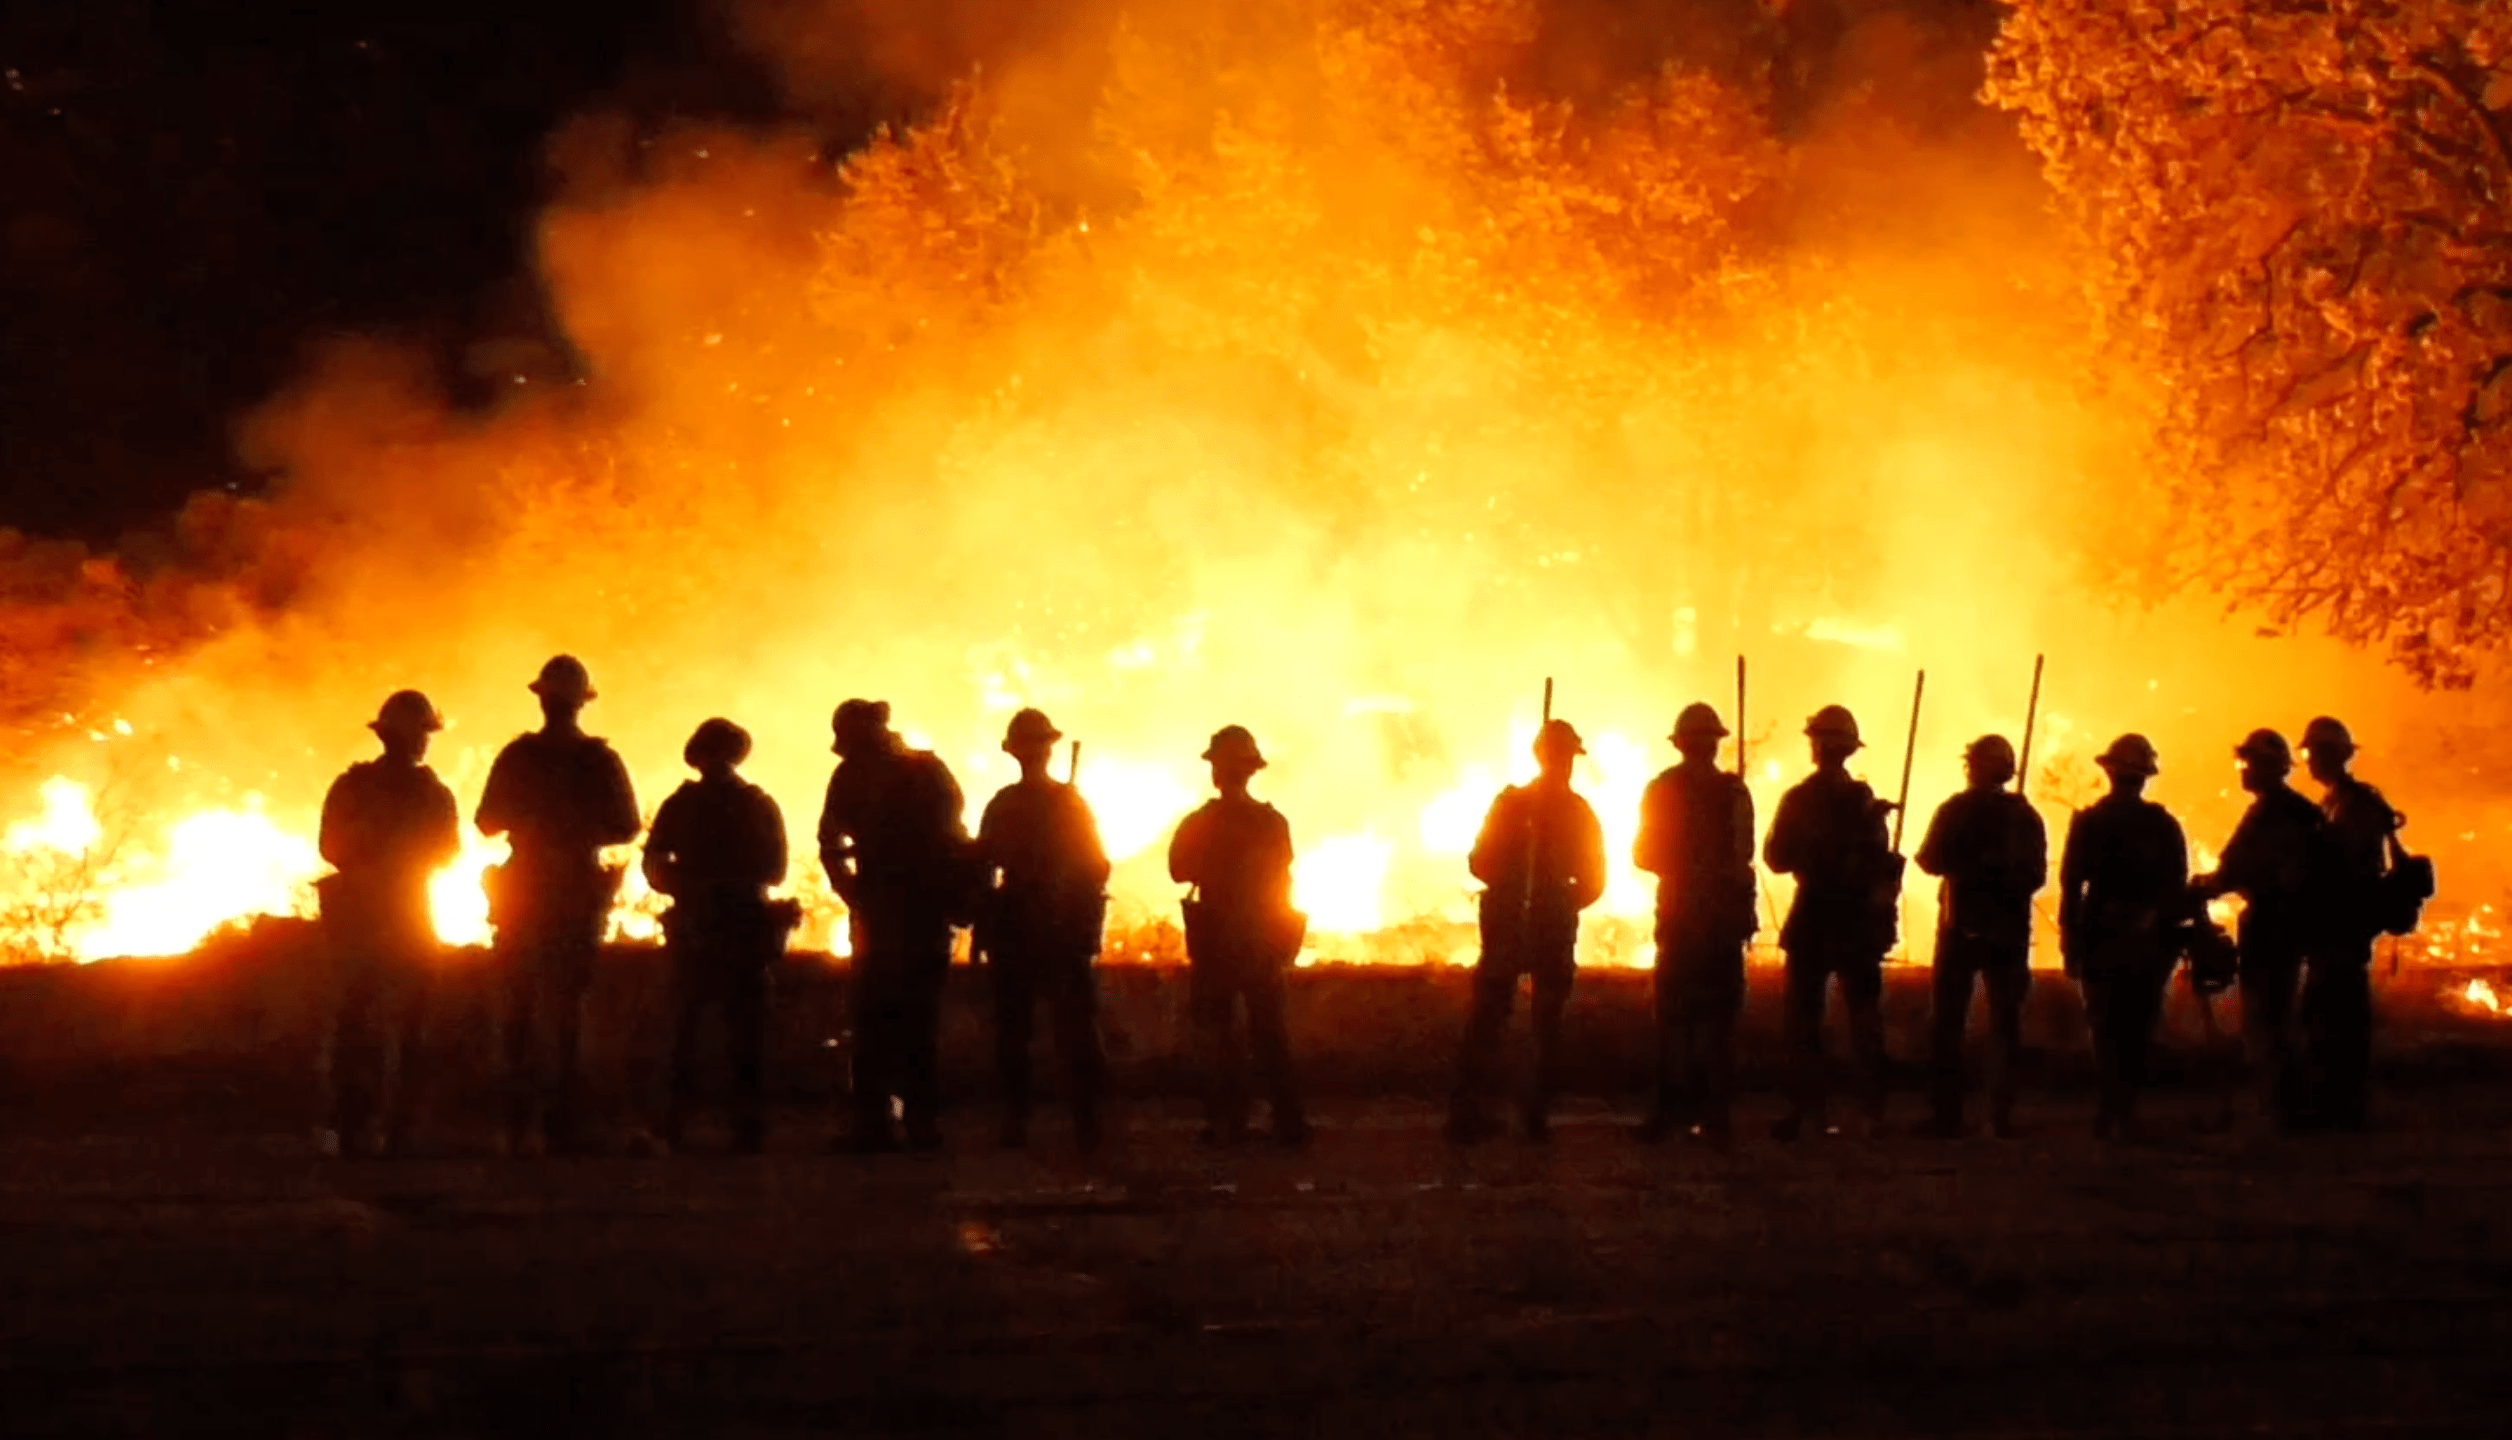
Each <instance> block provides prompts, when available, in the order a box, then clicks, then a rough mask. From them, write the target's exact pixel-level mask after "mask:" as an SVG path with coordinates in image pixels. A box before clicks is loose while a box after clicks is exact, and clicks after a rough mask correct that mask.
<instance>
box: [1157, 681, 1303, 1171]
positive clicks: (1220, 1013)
mask: <svg viewBox="0 0 2512 1440" xmlns="http://www.w3.org/2000/svg"><path fill="white" fill-rule="evenodd" d="M1204 759H1205V761H1206V762H1207V763H1208V764H1210V765H1211V766H1212V784H1213V788H1214V789H1215V790H1217V791H1219V792H1220V793H1219V795H1218V796H1216V797H1215V798H1214V799H1211V800H1208V801H1206V802H1204V804H1203V806H1202V807H1201V808H1199V809H1197V810H1196V811H1195V813H1193V814H1192V815H1189V816H1187V817H1186V819H1185V820H1184V821H1182V822H1180V823H1179V825H1178V828H1177V833H1176V835H1174V836H1173V837H1171V839H1170V841H1169V878H1170V879H1172V880H1175V881H1177V882H1178V883H1179V884H1182V885H1189V886H1192V887H1194V888H1193V891H1192V892H1191V893H1190V894H1189V895H1188V897H1187V899H1186V902H1185V909H1184V914H1185V921H1186V958H1187V965H1188V972H1187V979H1188V986H1189V998H1188V1002H1187V1003H1188V1008H1189V1009H1190V1010H1191V1011H1192V1013H1193V1018H1194V1024H1195V1033H1196V1037H1197V1040H1198V1042H1199V1048H1200V1049H1201V1050H1202V1051H1203V1056H1204V1066H1205V1089H1204V1117H1205V1128H1204V1134H1203V1139H1204V1141H1205V1143H1207V1144H1213V1145H1232V1144H1236V1143H1237V1142H1238V1141H1239V1140H1240V1139H1241V1138H1242V1137H1243V1136H1244V1135H1245V1133H1246V1130H1247V1111H1248V1100H1247V1089H1246V1082H1245V1081H1244V1079H1243V1078H1242V1076H1241V1065H1240V1058H1239V1042H1238V1035H1237V1030H1236V1025H1235V1022H1234V1011H1235V1010H1236V1008H1237V1007H1239V1006H1241V1005H1244V1006H1245V1007H1246V1011H1247V1048H1248V1050H1249V1051H1250V1052H1252V1054H1253V1057H1254V1061H1255V1068H1256V1072H1257V1083H1258V1084H1259V1085H1261V1086H1263V1087H1264V1089H1265V1090H1266V1091H1267V1092H1268V1094H1269V1095H1270V1097H1271V1099H1272V1108H1273V1136H1274V1139H1275V1140H1276V1141H1277V1142H1279V1143H1281V1144H1284V1145H1289V1146H1299V1145H1305V1144H1307V1143H1308V1139H1309V1126H1308V1117H1307V1113H1306V1111H1305V1110H1304V1109H1303V1108H1302V1106H1301V1104H1300V1093H1299V1083H1298V1079H1297V1077H1296V1076H1295V1075H1294V1074H1293V1070H1292V1062H1291V1036H1290V1027H1289V1024H1288V1020H1287V1017H1286V1015H1285V1013H1284V989H1283V978H1284V974H1285V972H1286V971H1288V970H1289V969H1290V968H1291V963H1292V961H1293V960H1295V959H1297V958H1298V956H1299V953H1300V946H1301V945H1302V944H1303V943H1305V940H1306V937H1307V929H1308V921H1307V917H1306V916H1304V915H1302V914H1300V912H1299V911H1298V910H1296V909H1294V908H1293V907H1292V904H1291V825H1290V822H1289V821H1287V820H1285V819H1283V818H1282V813H1281V812H1280V811H1278V810H1276V809H1274V808H1273V807H1272V806H1271V805H1268V804H1266V803H1265V802H1263V801H1261V800H1258V799H1257V798H1256V797H1255V796H1254V795H1252V794H1250V793H1249V790H1248V785H1249V782H1250V781H1252V780H1254V779H1255V776H1256V772H1257V771H1259V770H1261V769H1263V768H1265V763H1266V762H1265V757H1264V753H1263V752H1262V751H1261V750H1259V749H1258V748H1257V745H1256V737H1255V736H1254V735H1252V734H1250V733H1248V730H1247V727H1246V726H1244V725H1226V726H1223V727H1222V728H1221V729H1220V730H1218V731H1216V732H1214V734H1213V737H1212V743H1211V744H1210V745H1208V746H1206V747H1205V749H1204Z"/></svg>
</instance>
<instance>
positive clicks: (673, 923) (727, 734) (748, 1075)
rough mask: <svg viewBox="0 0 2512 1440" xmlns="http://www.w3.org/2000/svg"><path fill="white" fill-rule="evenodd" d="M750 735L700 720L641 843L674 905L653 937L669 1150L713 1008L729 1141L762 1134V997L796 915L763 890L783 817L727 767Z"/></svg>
mask: <svg viewBox="0 0 2512 1440" xmlns="http://www.w3.org/2000/svg"><path fill="white" fill-rule="evenodd" d="M749 755H750V732H748V731H746V730H744V729H742V728H741V727H740V726H739V725H736V724H734V723H733V722H732V721H730V720H722V719H716V720H709V721H706V722H705V723H704V724H701V725H700V726H699V727H698V728H697V730H696V732H695V733H693V734H692V735H691V736H690V737H689V743H688V745H687V746H685V747H684V748H683V749H682V750H681V758H682V759H684V760H686V761H687V762H688V763H689V767H690V768H691V769H693V770H695V771H697V772H698V778H697V779H695V780H689V781H684V782H682V784H681V787H680V788H679V789H677V790H675V791H673V792H672V794H671V798H669V799H667V800H665V801H664V802H663V808H662V809H661V810H660V811H657V812H656V813H655V816H654V829H653V830H652V832H650V833H649V834H648V835H647V836H646V841H645V878H646V883H647V884H648V885H651V886H652V887H654V893H656V894H658V895H662V896H665V897H667V898H669V899H670V901H671V902H672V908H671V909H670V910H668V911H666V912H664V915H663V945H664V950H665V951H666V952H667V954H668V955H669V956H670V959H671V968H672V1009H673V1023H672V1071H671V1093H670V1097H669V1099H668V1102H667V1104H666V1107H665V1109H664V1112H663V1141H664V1143H665V1144H667V1145H671V1146H673V1147H675V1148H677V1147H678V1146H679V1145H680V1144H681V1143H682V1142H683V1139H684V1136H685V1129H686V1126H687V1123H688V1118H689V1110H690V1107H691V1106H692V1105H694V1104H695V1103H696V1101H697V1098H698V1028H699V1023H700V1021H701V1020H702V1019H703V1017H704V1016H705V1014H706V1012H707V1011H709V1010H714V1011H716V1012H718V1013H719V1014H721V1015H722V1017H723V1021H724V1050H725V1056H726V1058H727V1060H728V1061H729V1062H730V1065H729V1068H730V1069H731V1070H732V1072H733V1074H732V1078H733V1104H732V1111H733V1148H734V1149H735V1150H737V1151H739V1152H741V1153H743V1154H747V1155H755V1154H757V1153H758V1152H759V1150H760V1148H761V1147H762V1146H763V1145H764V1144H765V1142H766V1136H767V1093H766V1065H765V1054H766V1049H767V1026H768V1002H769V999H770V996H771V987H772V983H773V980H772V973H771V972H772V968H773V967H774V965H775V964H776V957H777V956H779V955H781V954H783V953H784V951H785V937H786V935H787V934H789V933H790V932H791V931H792V930H793V928H794V925H795V922H796V921H797V920H799V919H800V918H801V915H800V911H799V910H798V908H797V907H796V906H795V905H794V904H793V902H791V901H775V900H770V899H769V898H768V889H769V887H771V886H773V885H777V884H779V883H781V882H782V881H783V880H784V879H785V860H786V855H785V817H784V815H783V814H782V813H781V812H779V811H778V809H777V807H776V801H775V800H773V799H771V798H770V797H769V795H768V793H767V792H766V791H764V790H762V789H760V788H759V787H758V786H756V785H753V784H751V783H750V782H749V781H747V780H744V779H742V778H741V777H740V776H739V775H737V774H735V773H734V771H735V769H736V768H737V767H738V766H739V765H740V764H741V762H742V761H743V760H745V759H747V758H749Z"/></svg>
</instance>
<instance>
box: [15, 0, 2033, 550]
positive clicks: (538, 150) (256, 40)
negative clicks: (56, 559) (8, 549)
mask: <svg viewBox="0 0 2512 1440" xmlns="http://www.w3.org/2000/svg"><path fill="white" fill-rule="evenodd" d="M726 3H728V0H610V3H592V0H576V3H565V0H367V3H361V4H357V5H317V4H303V3H271V0H17V3H15V4H12V5H7V6H0V70H5V72H6V73H5V75H0V317H4V318H0V526H7V527H15V528H18V529H22V530H29V531H34V532H37V533H43V534H52V535H61V536H68V537H74V538H79V539H84V540H88V541H91V542H99V543H110V542H111V541H112V540H113V539H114V538H115V537H116V536H117V535H120V534H122V533H123V532H125V531H126V530H129V529H132V528H134V527H138V526H143V525H146V524H147V523H149V522H151V521H153V520H155V519H158V518H160V517H163V516H165V515H167V514H169V513H171V511H172V510H174V509H175V508H176V507H177V506H179V505H180V503H181V502H182V500H183V498H184V497H185V496H186V495H188V494H190V493H191V492H193V491H196V490H201V489H205V488H209V487H213V486H226V487H230V488H234V489H239V490H250V489H252V488H253V487H254V486H255V485H256V484H257V483H259V480H260V478H261V477H257V476H254V475H251V474H249V473H247V472H245V471H244V470H243V469H241V468H240V464H239V462H238V461H237V460H236V459H235V458H234V456H233V454H232V449H231V438H232V431H233V427H234V424H235V422H236V420H237V419H238V418H239V417H240V416H241V415H242V414H244V413H245V412H247V411H249V410H250V408H251V407H252V406H253V405H254V404H255V403H256V402H257V401H259V400H261V399H262V398H264V397H266V396H268V395H269V394H271V393H272V392H273V391H274V390H275V389H277V388H278V387H280V386H281V385H283V384H284V383H285V382H286V381H287V380H288V379H289V378H290V377H291V376H293V375H295V374H296V373H298V372H299V371H300V370H301V369H302V368H303V366H304V364H305V363H306V360H307V357H308V355H309V353H310V352H311V351H312V349H313V348H314V347H315V346H317V345H319V344H320V343H321V342H323V341H325V340H327V339H331V338H335V337H338V336H342V335H348V334H356V335H361V336H372V337H383V338H388V339H391V340H395V341H398V342H401V343H403V344H407V345H411V346H415V347H420V348H422V349H424V351H425V352H426V353H428V354H430V355H432V356H433V357H434V359H435V362H436V364H437V366H438V368H439V370H440V372H441V374H442V376H443V379H444V381H445V384H446V386H447V388H448V390H449V391H450V392H451V393H453V394H454V395H455V396H456V397H457V398H459V397H461V396H462V395H463V394H464V393H465V392H466V390H468V391H470V392H472V393H477V394H484V393H486V390H487V385H486V382H485V381H484V380H482V379H481V378H480V376H479V374H478V373H475V367H473V366H471V365H469V364H467V363H466V360H467V357H471V356H475V355H485V354H487V353H488V352H489V351H490V350H492V349H494V348H495V347H496V346H497V345H498V344H499V342H501V341H511V340H517V339H523V340H543V339H547V338H550V337H549V325H548V321H547V318H546V313H545V307H544V305H543V302H542V297H541V296H540V294H539V291H538V288H537V286H536V284H535V283H534V281H533V279H532V266H531V240H532V222H533V216H534V213H535V211H536V210H537V208H538V207H539V205H540V204H541V203H542V201H543V200H545V199H546V198H547V196H548V194H549V187H550V184H551V177H550V175H549V173H548V171H547V169H546V167H545V164H544V161H543V141H544V140H545V138H546V137H547V136H548V135H549V133H550V132H551V131H552V130H553V128H555V127H556V125H557V124H558V123H559V122H561V121H562V120H564V119H565V118H566V117H567V116H569V115H571V114H574V113H578V112H581V111H585V110H593V109H600V110H606V111H611V112H617V113H624V114H626V115H628V116H630V117H631V118H632V119H633V120H634V121H635V122H636V123H637V124H639V125H641V126H649V127H658V128H659V127H660V126H662V125H664V124H666V123H670V122H671V121H674V120H699V121H733V122H737V123H757V122H764V121H769V120H783V121H786V122H788V123H791V122H795V121H797V120H798V121H799V122H800V123H804V124H807V125H811V126H814V127H816V129H817V131H818V132H819V133H820V134H821V135H822V136H823V137H824V143H825V148H826V151H827V153H828V154H829V155H830V157H831V158H832V160H834V159H835V158H836V157H837V156H839V155H842V154H843V153H844V152H845V151H846V150H847V149H848V148H850V147H851V146H852V145H854V144H856V143H859V142H860V140H861V139H862V138H863V137H864V136H865V135H866V134H867V133H869V131H870V129H871V128H872V127H873V126H874V125H875V124H877V123H879V122H881V121H883V120H901V119H908V118H912V115H913V114H914V112H915V110H916V108H917V107H918V106H919V105H920V104H922V103H924V102H925V101H926V100H928V99H929V98H930V97H929V94H927V93H926V92H925V91H924V90H922V89H920V87H919V84H918V83H917V82H915V81H912V80H907V79H902V78H900V77H897V76H894V75H890V74H887V73H885V72H884V71H883V70H882V67H881V65H880V63H879V62H877V61H875V60H874V59H871V58H869V57H867V58H864V59H862V60H860V61H850V60H848V59H847V58H845V57H846V55H847V52H848V49H849V47H848V46H847V44H846V37H847V36H848V34H849V33H850V32H849V30H848V25H849V24H850V23H851V24H855V25H871V24H879V25H881V26H883V27H885V33H890V34H891V43H890V45H889V47H888V48H889V50H890V51H891V53H892V54H893V55H895V54H898V53H905V54H909V55H912V56H913V57H915V58H916V60H917V61H918V64H919V68H922V69H925V70H928V71H931V70H939V69H952V68H957V67H963V66H964V65H965V64H967V63H969V62H971V61H976V60H981V59H983V58H985V57H986V56H987V55H988V54H990V53H992V52H994V51H998V50H1001V49H1004V48H1007V47H1011V46H1016V45H1019V44H1022V43H1025V42H1026V41H1028V40H1029V39H1031V38H1033V37H1034V35H1035V33H1036V32H1037V31H1038V30H1040V29H1041V28H1042V27H1044V26H1047V25H1051V24H1059V23H1075V16H1076V15H1077V14H1084V13H1099V14H1105V13H1108V12H1109V11H1110V9H1111V6H1112V4H1113V0H1063V3H1060V4H1047V3H1043V0H951V3H948V4H943V3H939V0H936V3H932V4H911V3H904V0H901V3H892V0H756V3H758V4H761V5H766V6H771V7H782V8H783V10H784V11H785V12H786V13H788V14H791V13H793V12H796V11H801V12H805V13H813V14H816V15H818V16H819V17H820V18H819V20H818V22H817V23H818V25H819V31H818V32H817V33H820V34H822V35H824V36H826V37H828V40H827V48H828V49H829V50H833V51H835V52H837V54H838V55H839V57H840V58H839V59H838V60H837V61H836V62H835V63H834V64H833V65H832V64H831V63H830V62H829V61H828V59H827V57H826V55H825V54H824V55H822V56H821V57H820V64H821V71H822V73H821V74H819V75H818V76H817V77H815V78H816V82H817V83H815V84H814V85H813V86H811V87H810V88H809V90H808V92H807V93H801V92H797V91H795V90H792V89H790V88H788V87H783V86H780V84H779V83H778V81H777V79H776V78H775V77H774V76H773V75H772V73H771V67H770V66H768V65H767V64H765V63H763V62H761V61H760V60H759V59H758V57H757V56H756V55H755V54H754V53H752V52H751V51H749V50H746V49H745V48H744V46H743V45H742V43H741V42H740V41H739V40H738V39H737V38H735V37H736V33H737V28H736V26H735V25H733V24H732V23H731V21H730V20H729V18H728V15H729V11H728V10H727V9H726V8H725V5H726ZM1861 3H1862V0H1800V3H1799V4H1798V5H1796V6H1795V7H1794V8H1793V9H1792V10H1791V11H1790V16H1791V19H1790V25H1791V27H1792V28H1793V29H1794V30H1795V31H1796V32H1798V33H1797V35H1796V39H1797V40H1798V41H1799V42H1800V43H1801V44H1802V46H1803V47H1804V48H1806V49H1807V50H1808V51H1810V52H1811V51H1814V50H1819V49H1821V48H1822V47H1824V46H1826V45H1828V44H1829V43H1830V39H1831V37H1833V36H1836V35H1837V33H1838V30H1839V28H1840V27H1839V24H1838V11H1839V10H1840V9H1841V8H1842V7H1850V8H1856V7H1858V6H1859V5H1860V4H1861ZM1873 3H1875V4H1881V5H1896V4H1898V5H1899V6H1900V7H1903V8H1909V7H1917V8H1925V9H1929V10H1932V11H1935V12H1937V13H1938V15H1939V16H1942V15H1943V14H1944V13H1945V12H1949V11H1950V12H1961V13H1965V14H1968V15H1970V16H1972V17H1973V20H1972V22H1971V24H1970V26H1969V28H1973V29H1980V27H1979V26H1978V25H1977V19H1978V17H1983V16H1986V15H1988V14H1990V13H1991V11H1990V7H1989V4H1988V0H1873ZM1548 8H1549V10H1550V12H1551V15H1550V18H1551V21H1552V23H1551V24H1550V25H1549V26H1548V27H1547V28H1548V30H1549V31H1550V32H1551V36H1550V43H1548V44H1547V45H1546V47H1545V54H1544V58H1543V64H1544V65H1545V67H1546V68H1547V70H1548V71H1549V72H1550V73H1549V74H1547V75H1545V76H1541V77H1538V78H1539V79H1541V80H1543V81H1545V82H1547V83H1558V84H1560V85H1563V86H1567V87H1570V88H1576V87H1578V86H1580V85H1586V84H1596V83H1602V82H1608V81H1612V80H1614V79H1617V78H1624V77H1625V76H1627V73H1628V72H1629V71H1631V70H1632V69H1633V68H1634V67H1636V66H1640V65H1645V64H1647V63H1650V62H1649V57H1650V56H1651V55H1653V54H1671V53H1676V52H1680V51H1683V50H1686V49H1695V50H1697V49H1698V48H1699V43H1698V42H1701V41H1702V38H1703V37H1705V36H1706V37H1713V39H1712V40H1711V42H1710V43H1711V44H1712V46H1713V48H1716V47H1717V46H1719V45H1722V44H1724V43H1725V42H1724V41H1723V40H1719V39H1717V38H1715V37H1724V36H1732V35H1734V34H1737V33H1740V32H1741V31H1742V30H1743V29H1745V28H1748V27H1750V26H1751V25H1752V24H1754V23H1755V22H1756V21H1757V20H1758V17H1759V14H1760V12H1759V11H1758V10H1757V9H1756V8H1755V4H1754V0H1695V3H1690V4H1683V5H1673V4H1664V3H1652V0H1552V3H1551V4H1550V5H1549V7H1548ZM1049 11H1053V12H1054V13H1055V18H1053V19H1048V18H1041V17H1042V16H1044V15H1045V14H1046V13H1047V12H1049ZM901 26H904V27H905V28H906V30H907V31H908V32H910V33H909V34H908V35H907V37H906V39H905V40H904V41H903V42H902V41H900V40H899V38H898V36H897V35H896V33H895V32H896V31H897V30H898V29H899V28H900V27H901ZM1980 33H1982V34H1985V30H1984V29H1981V30H1980ZM1972 53H1974V54H1976V53H1977V52H1976V50H1974V51H1973V52H1972ZM850 64H854V65H857V66H858V69H857V70H856V71H854V72H853V73H852V74H851V75H850V72H849V69H848V67H849V65H850ZM1614 72H1624V75H1623V76H1618V75H1616V74H1615V73H1614ZM833 77H834V78H833ZM1966 83H1967V82H1966V81H1965V80H1964V79H1963V78H1962V77H1960V76H1959V75H1957V76H1956V77H1954V78H1953V79H1952V80H1950V81H1948V82H1946V83H1944V84H1943V85H1941V86H1939V87H1938V88H1942V89H1944V90H1945V91H1946V92H1947V93H1946V97H1945V98H1946V99H1948V100H1949V101H1951V102H1954V103H1958V104H1959V103H1964V102H1966V101H1967V98H1968V97H1967V94H1966V93H1965V90H1964V87H1965V85H1966ZM491 368H493V367H491Z"/></svg>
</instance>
